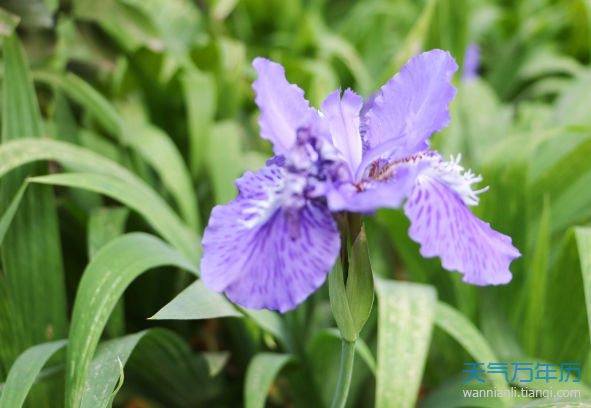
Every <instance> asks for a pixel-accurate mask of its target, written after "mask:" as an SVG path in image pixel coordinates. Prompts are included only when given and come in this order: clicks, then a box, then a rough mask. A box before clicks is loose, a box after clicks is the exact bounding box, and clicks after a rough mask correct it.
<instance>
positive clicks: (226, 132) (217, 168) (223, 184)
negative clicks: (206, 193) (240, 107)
mask: <svg viewBox="0 0 591 408" xmlns="http://www.w3.org/2000/svg"><path fill="white" fill-rule="evenodd" d="M241 133H242V129H241V128H240V125H239V124H238V123H236V122H234V121H230V120H228V121H224V122H220V123H218V124H216V125H215V126H214V127H212V128H211V131H210V132H209V143H208V145H207V146H208V148H207V157H206V160H207V166H208V169H209V173H210V175H211V179H212V182H213V191H214V193H215V199H216V203H218V204H227V203H228V202H230V200H233V199H235V198H236V196H237V195H238V189H237V188H236V186H235V185H234V180H236V178H237V177H240V176H241V175H242V172H243V164H242V152H241V148H240V144H241V141H240V139H241Z"/></svg>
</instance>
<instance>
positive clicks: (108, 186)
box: [30, 173, 201, 265]
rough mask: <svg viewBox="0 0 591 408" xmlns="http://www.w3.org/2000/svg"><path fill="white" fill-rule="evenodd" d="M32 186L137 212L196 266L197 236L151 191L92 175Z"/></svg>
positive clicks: (55, 177) (56, 177)
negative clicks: (103, 198) (96, 196)
mask: <svg viewBox="0 0 591 408" xmlns="http://www.w3.org/2000/svg"><path fill="white" fill-rule="evenodd" d="M30 181H31V182H34V183H43V184H53V185H61V186H68V187H74V188H81V189H85V190H90V191H94V192H95V193H100V194H104V195H107V196H109V197H112V198H114V199H115V200H117V201H120V202H121V203H123V204H125V205H127V206H128V207H130V208H132V209H133V210H135V211H137V212H139V213H140V214H141V215H142V216H144V218H146V220H147V221H148V222H149V223H150V224H151V225H152V227H154V229H155V230H156V231H158V233H159V234H161V235H162V236H163V237H164V238H165V239H166V240H167V241H168V242H170V243H171V244H172V245H174V246H175V247H176V248H177V249H179V251H181V252H182V253H183V254H184V255H185V256H187V257H188V258H189V259H191V261H192V262H193V264H194V265H197V264H198V263H199V259H200V257H201V247H200V242H199V238H198V236H197V234H196V233H195V232H194V231H192V230H191V229H190V228H189V227H188V226H186V225H184V224H183V223H182V221H181V220H180V219H179V218H178V216H177V215H176V214H175V213H174V212H173V211H172V210H171V209H170V207H168V205H167V204H166V203H165V202H164V200H162V198H160V196H158V195H157V194H156V193H154V192H153V191H152V190H147V189H142V188H138V187H136V186H133V185H132V184H129V183H127V182H125V181H122V180H120V179H118V178H115V177H110V176H105V175H102V174H93V173H64V174H55V175H51V176H43V177H35V178H31V179H30Z"/></svg>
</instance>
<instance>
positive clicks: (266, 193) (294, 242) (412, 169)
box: [201, 50, 521, 312]
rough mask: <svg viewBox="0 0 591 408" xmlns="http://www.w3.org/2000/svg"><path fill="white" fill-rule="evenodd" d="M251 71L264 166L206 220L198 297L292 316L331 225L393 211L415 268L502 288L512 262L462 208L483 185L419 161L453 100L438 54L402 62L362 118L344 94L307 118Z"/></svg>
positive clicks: (314, 273) (448, 67)
mask: <svg viewBox="0 0 591 408" xmlns="http://www.w3.org/2000/svg"><path fill="white" fill-rule="evenodd" d="M253 66H254V68H255V70H256V71H257V73H258V79H257V80H256V81H255V82H254V83H253V88H254V91H255V92H256V99H255V102H256V104H257V105H258V106H259V108H260V110H261V112H262V113H261V116H260V119H259V125H260V129H261V130H260V132H261V133H260V134H261V137H262V138H264V139H267V140H270V141H271V142H272V143H273V151H274V153H275V157H273V158H272V159H270V160H268V161H267V166H266V167H264V168H262V169H260V170H259V171H258V172H257V173H252V172H246V173H245V174H244V175H243V176H242V177H241V178H239V179H237V180H236V182H235V184H236V186H237V187H238V190H239V194H238V197H237V198H236V199H235V200H233V201H231V202H230V203H229V204H227V205H218V206H216V207H215V208H214V209H213V211H212V214H211V217H210V219H209V225H208V226H207V228H206V229H205V233H204V236H203V248H204V256H203V258H202V260H201V276H202V279H203V282H204V283H205V285H206V286H208V287H209V288H210V289H211V290H213V291H216V292H225V294H226V296H227V297H228V298H229V299H230V300H231V301H233V302H235V303H237V304H240V305H242V306H244V307H246V308H252V309H262V308H266V309H271V310H279V311H280V312H286V311H288V310H291V309H294V308H295V307H296V306H297V305H298V304H299V303H301V302H303V301H304V300H305V299H306V298H307V297H308V296H309V295H310V294H312V293H313V292H314V291H315V290H316V289H318V288H319V287H320V286H321V285H322V284H323V283H324V281H325V279H326V276H327V274H328V273H329V271H330V270H331V268H332V266H333V264H334V263H335V261H336V259H337V257H338V256H339V251H340V246H341V239H340V233H339V229H338V227H337V223H336V222H335V220H334V218H333V215H332V213H336V212H342V211H349V212H355V213H359V212H361V213H371V212H373V211H375V210H377V209H379V208H399V207H400V206H401V205H403V203H404V207H403V208H404V212H405V214H406V216H407V217H408V218H409V219H410V222H411V226H410V228H409V231H408V233H409V236H410V238H412V239H413V240H414V241H416V242H418V243H420V244H421V248H420V252H421V254H422V255H423V256H424V257H434V256H439V257H440V258H441V264H442V266H443V267H444V268H445V269H447V270H450V271H458V272H460V273H463V274H464V276H463V280H464V282H467V283H470V284H475V285H490V284H492V285H498V284H505V283H507V282H509V281H510V280H511V272H510V271H509V265H510V263H511V261H512V260H513V259H515V258H517V257H519V256H521V255H520V253H519V251H518V250H517V249H515V248H514V247H513V246H512V245H511V238H509V237H508V236H506V235H503V234H500V233H498V232H496V231H494V230H492V229H491V228H490V226H489V224H487V223H485V222H483V221H481V220H480V219H478V218H477V217H475V216H474V215H473V214H472V212H471V211H470V210H469V209H468V207H467V206H468V205H476V204H477V203H478V196H477V194H478V193H480V192H482V191H484V190H486V189H483V190H480V191H474V190H473V189H472V184H474V183H477V182H479V181H481V180H482V178H481V177H480V176H475V175H473V174H472V173H471V172H464V169H463V168H462V167H461V166H460V165H459V159H460V157H459V155H458V158H457V159H455V160H454V159H452V160H451V161H449V162H447V161H445V160H444V159H443V158H442V157H441V156H440V155H439V154H438V153H437V152H436V151H431V150H429V144H428V142H427V141H428V139H429V137H430V136H431V135H432V134H433V133H435V132H438V131H440V130H441V129H442V128H443V127H445V126H447V125H448V124H449V120H450V116H449V111H448V108H447V107H448V105H449V103H450V102H451V101H452V99H453V98H454V96H455V93H456V89H455V88H454V87H453V86H452V85H451V83H450V81H451V78H452V76H453V74H454V72H455V71H456V70H457V68H458V66H457V64H456V63H455V61H454V59H453V58H452V57H451V55H450V54H449V52H444V51H441V50H432V51H429V52H425V53H423V54H421V55H418V56H416V57H414V58H412V59H411V60H409V61H408V63H407V64H406V65H405V66H404V67H402V69H401V70H400V72H399V73H398V74H397V75H395V76H394V77H393V78H392V79H390V80H389V81H388V82H387V83H386V85H384V86H383V87H382V88H381V93H379V94H378V96H377V97H376V98H375V99H374V100H373V101H372V105H371V107H367V106H366V107H365V109H364V111H366V112H367V113H365V115H364V116H362V117H360V111H361V110H362V107H363V99H362V98H361V97H360V96H359V95H356V94H355V93H354V92H353V91H351V90H350V89H347V90H346V91H345V92H344V93H343V94H342V97H341V91H340V90H337V91H335V92H333V93H331V94H330V95H328V97H327V98H326V100H325V101H324V102H323V103H322V105H321V111H318V110H316V109H314V108H312V107H310V106H309V103H308V101H306V99H304V92H303V91H302V90H301V89H300V88H298V87H297V86H296V85H292V84H290V83H288V82H287V80H286V78H285V70H284V69H283V67H282V66H281V65H279V64H277V63H274V62H272V61H269V60H267V59H263V58H256V59H255V60H254V62H253ZM405 200H406V201H405Z"/></svg>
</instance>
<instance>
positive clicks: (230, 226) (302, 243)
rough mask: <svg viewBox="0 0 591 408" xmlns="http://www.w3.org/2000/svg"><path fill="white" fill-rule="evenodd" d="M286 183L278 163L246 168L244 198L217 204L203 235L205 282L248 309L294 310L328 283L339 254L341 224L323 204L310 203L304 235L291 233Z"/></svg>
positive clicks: (301, 222) (303, 224) (304, 219)
mask: <svg viewBox="0 0 591 408" xmlns="http://www.w3.org/2000/svg"><path fill="white" fill-rule="evenodd" d="M284 183H285V173H284V170H283V169H280V168H278V167H275V166H273V167H266V168H263V169H261V170H259V172H258V173H257V174H253V173H251V172H247V173H245V175H244V176H243V177H242V178H241V179H239V180H237V182H236V185H237V186H238V188H239V190H240V194H239V195H238V198H236V199H235V200H233V201H232V202H230V203H229V204H227V205H224V206H216V207H215V208H214V209H213V211H212V214H211V217H210V221H209V225H208V226H207V228H206V229H205V233H204V235H203V248H204V256H203V258H202V260H201V277H202V279H203V282H204V283H205V285H207V287H209V288H210V289H211V290H213V291H216V292H225V293H226V295H227V296H228V298H229V299H230V300H231V301H233V302H235V303H238V304H240V305H242V306H244V307H246V308H251V309H263V308H266V309H271V310H279V311H281V312H285V311H288V310H291V309H294V308H295V307H296V306H297V305H298V304H299V303H301V302H303V301H304V300H305V299H306V298H307V297H308V296H309V295H310V294H312V293H313V292H314V291H315V290H316V289H318V287H320V286H321V285H322V283H323V282H324V280H325V279H326V276H327V274H328V272H329V271H330V269H331V268H332V265H333V264H334V262H335V260H336V258H337V256H338V254H339V249H340V235H339V232H338V229H337V227H336V223H335V221H334V219H333V218H332V216H331V214H330V212H329V211H328V209H327V208H326V207H325V206H322V205H320V204H316V203H311V202H307V203H306V204H305V206H304V208H303V209H302V210H301V213H300V220H299V227H300V233H299V236H298V237H297V238H295V239H294V238H292V237H291V236H292V235H293V234H291V233H290V224H289V222H288V220H287V219H286V217H285V215H284V211H283V210H282V208H281V198H280V196H281V192H282V189H283V187H284V185H285V184H284Z"/></svg>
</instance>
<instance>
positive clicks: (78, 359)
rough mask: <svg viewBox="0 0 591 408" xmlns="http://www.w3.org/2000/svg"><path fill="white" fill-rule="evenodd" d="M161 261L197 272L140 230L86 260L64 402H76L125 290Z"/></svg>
mask: <svg viewBox="0 0 591 408" xmlns="http://www.w3.org/2000/svg"><path fill="white" fill-rule="evenodd" d="M164 265H174V266H177V267H179V268H183V269H186V270H188V271H190V272H193V273H195V274H197V269H196V268H195V266H194V265H193V264H192V263H191V262H190V261H189V260H188V259H187V258H186V257H184V256H183V255H182V254H181V253H180V252H178V251H177V250H175V249H174V248H172V247H170V246H168V245H167V244H165V243H164V242H162V241H160V240H159V239H158V238H156V237H154V236H152V235H147V234H143V233H134V234H128V235H124V236H122V237H121V238H118V239H116V240H114V241H112V242H111V243H110V244H108V245H107V246H105V247H104V248H103V249H102V250H101V251H100V252H99V253H98V254H97V255H96V257H95V258H94V259H93V260H92V261H91V263H90V264H89V265H88V267H87V268H86V270H85V271H84V275H83V277H82V280H81V281H80V286H79V288H78V293H77V294H76V301H75V302H74V311H73V313H72V325H71V329H70V347H69V348H68V356H67V360H66V407H68V408H78V407H79V406H80V403H81V401H82V394H83V391H84V383H85V381H86V376H87V373H88V369H89V366H90V362H91V360H92V356H93V354H94V351H95V348H96V346H97V344H98V341H99V338H100V335H101V333H102V331H103V328H104V326H105V324H106V322H107V319H108V317H109V314H110V313H111V311H112V310H113V307H114V306H115V304H116V303H117V300H118V299H119V298H120V297H121V295H122V294H123V291H124V290H125V289H126V288H127V286H128V285H129V284H130V283H131V282H132V281H133V280H134V279H135V278H136V277H137V276H139V275H140V274H142V273H143V272H145V271H147V270H148V269H152V268H155V267H158V266H164Z"/></svg>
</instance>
